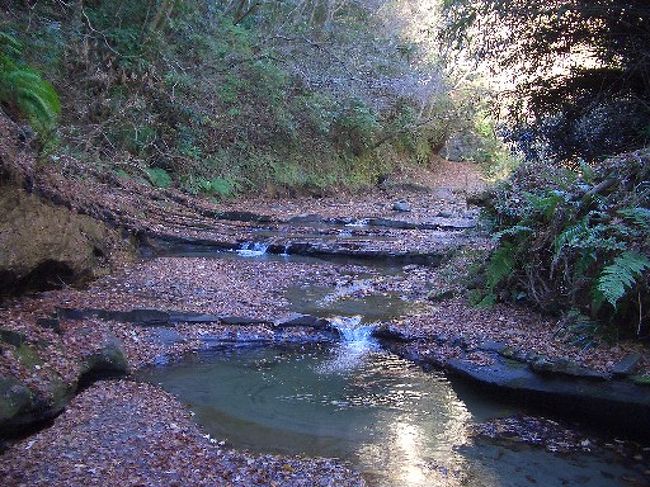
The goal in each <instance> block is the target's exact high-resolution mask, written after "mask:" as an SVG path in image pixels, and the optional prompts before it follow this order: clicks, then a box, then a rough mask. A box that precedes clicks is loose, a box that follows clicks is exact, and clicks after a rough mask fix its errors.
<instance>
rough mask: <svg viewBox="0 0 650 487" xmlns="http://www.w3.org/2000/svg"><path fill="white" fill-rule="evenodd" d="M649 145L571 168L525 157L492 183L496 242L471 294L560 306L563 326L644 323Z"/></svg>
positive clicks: (584, 332)
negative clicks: (481, 280)
mask: <svg viewBox="0 0 650 487" xmlns="http://www.w3.org/2000/svg"><path fill="white" fill-rule="evenodd" d="M649 208H650V151H648V150H647V149H646V150H643V151H639V152H635V153H630V154H625V155H621V156H619V157H615V158H611V159H609V160H607V161H605V162H603V163H601V164H599V165H597V166H596V167H595V168H591V167H589V166H587V165H584V164H583V165H582V167H581V168H580V169H579V170H576V171H571V170H568V169H563V168H558V167H556V166H552V165H548V166H543V165H541V164H539V163H537V164H526V165H524V166H522V167H520V168H519V169H518V170H517V171H516V172H515V174H514V176H513V177H512V178H511V179H510V180H508V181H507V182H505V183H503V184H501V185H499V186H497V187H496V188H495V189H493V190H492V191H491V194H490V198H489V201H488V203H487V208H486V213H487V214H488V216H489V218H490V220H491V221H492V224H493V225H494V230H495V234H494V239H495V248H494V250H493V251H492V253H491V256H490V258H489V260H488V261H487V263H486V264H485V265H484V267H483V271H482V272H483V275H484V276H485V284H484V286H483V287H482V290H481V292H479V293H475V294H474V301H475V303H476V304H478V305H481V306H490V305H491V304H493V303H495V302H497V301H498V300H514V301H522V302H528V303H533V304H534V305H536V306H537V307H539V308H541V309H543V310H545V311H548V312H552V313H558V312H559V313H563V314H564V316H565V318H566V319H565V320H564V331H571V332H572V333H573V334H574V335H576V336H579V337H586V336H588V335H589V334H590V333H591V334H598V335H607V336H609V337H611V338H618V337H623V336H636V337H639V338H641V337H646V336H648V334H649V333H650V323H649V316H650V292H649V290H650V286H649V274H650V273H649V270H650V258H649V257H648V256H649V255H650V209H649Z"/></svg>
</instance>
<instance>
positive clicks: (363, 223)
mask: <svg viewBox="0 0 650 487" xmlns="http://www.w3.org/2000/svg"><path fill="white" fill-rule="evenodd" d="M345 226H346V227H367V226H368V219H367V218H362V219H359V220H354V221H352V222H350V223H346V224H345Z"/></svg>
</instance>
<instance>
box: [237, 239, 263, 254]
mask: <svg viewBox="0 0 650 487" xmlns="http://www.w3.org/2000/svg"><path fill="white" fill-rule="evenodd" d="M268 249H269V244H266V243H263V242H244V243H243V244H241V247H240V248H239V249H238V250H236V252H237V253H238V254H239V255H241V256H243V257H259V256H261V255H264V254H266V251H267V250H268Z"/></svg>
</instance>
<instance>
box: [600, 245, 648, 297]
mask: <svg viewBox="0 0 650 487" xmlns="http://www.w3.org/2000/svg"><path fill="white" fill-rule="evenodd" d="M646 269H650V259H648V258H647V257H646V256H644V255H641V254H639V253H637V252H630V251H628V252H623V253H622V254H621V255H619V256H618V257H616V258H615V259H614V262H613V263H612V264H610V265H608V266H606V267H605V268H604V269H603V270H602V272H601V273H600V277H599V278H598V286H597V290H598V292H599V293H601V294H602V296H603V297H604V298H605V299H606V300H607V302H608V303H609V304H611V305H612V306H613V307H614V308H616V304H617V303H618V301H619V299H621V298H622V297H623V296H624V295H625V293H626V292H627V291H628V290H629V289H630V288H632V287H633V286H634V285H635V284H636V280H637V279H638V278H639V277H640V276H641V275H642V273H643V271H645V270H646Z"/></svg>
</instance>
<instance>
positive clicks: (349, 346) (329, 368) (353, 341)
mask: <svg viewBox="0 0 650 487" xmlns="http://www.w3.org/2000/svg"><path fill="white" fill-rule="evenodd" d="M330 324H331V325H332V326H333V327H334V328H336V330H337V331H338V332H339V335H340V337H341V342H340V343H339V345H338V347H336V349H335V350H334V355H333V357H332V358H331V359H330V360H328V361H327V362H325V363H323V364H322V365H321V366H320V367H319V369H318V370H319V372H321V373H327V374H330V373H336V372H344V371H348V370H353V369H355V368H357V367H359V366H360V365H361V364H363V362H364V360H365V358H366V356H367V355H368V354H369V353H370V352H373V351H376V350H379V348H380V347H379V343H378V342H377V340H375V338H374V337H373V336H372V332H373V331H374V329H375V328H376V327H377V325H376V324H374V323H371V324H364V323H362V321H361V316H349V317H345V316H335V317H333V318H330Z"/></svg>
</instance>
